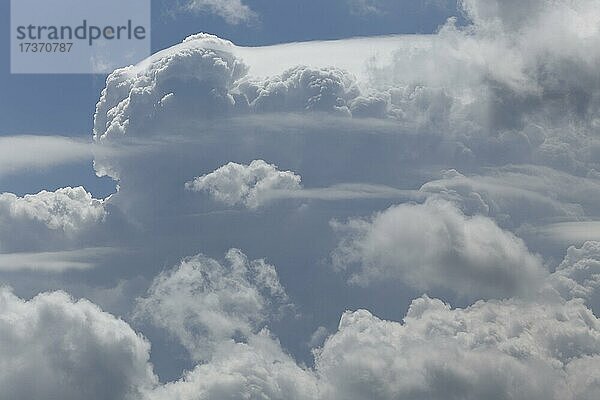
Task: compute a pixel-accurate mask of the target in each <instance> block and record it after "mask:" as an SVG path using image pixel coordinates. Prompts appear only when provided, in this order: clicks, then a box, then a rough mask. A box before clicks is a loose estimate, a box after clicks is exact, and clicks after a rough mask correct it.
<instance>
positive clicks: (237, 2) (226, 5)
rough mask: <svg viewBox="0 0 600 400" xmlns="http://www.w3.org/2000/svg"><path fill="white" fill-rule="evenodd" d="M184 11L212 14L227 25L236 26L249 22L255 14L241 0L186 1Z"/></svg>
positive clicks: (255, 16)
mask: <svg viewBox="0 0 600 400" xmlns="http://www.w3.org/2000/svg"><path fill="white" fill-rule="evenodd" d="M186 1H187V3H186V9H188V10H190V11H194V12H200V13H208V14H214V15H217V16H219V17H221V18H223V19H224V20H225V21H226V22H227V23H228V24H232V25H237V24H240V23H242V22H250V21H253V20H255V19H256V18H257V14H256V13H255V12H254V11H252V9H251V8H250V7H248V6H247V5H246V4H244V3H243V2H242V0H186Z"/></svg>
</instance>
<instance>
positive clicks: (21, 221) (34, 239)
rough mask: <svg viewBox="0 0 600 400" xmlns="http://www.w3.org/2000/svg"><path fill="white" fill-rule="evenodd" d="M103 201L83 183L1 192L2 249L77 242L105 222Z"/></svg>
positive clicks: (0, 227) (0, 226)
mask: <svg viewBox="0 0 600 400" xmlns="http://www.w3.org/2000/svg"><path fill="white" fill-rule="evenodd" d="M106 215H107V212H106V210H105V208H104V201H103V200H99V199H95V198H93V197H92V195H91V194H90V193H88V192H87V191H86V190H85V189H84V188H83V187H81V186H79V187H75V188H71V187H66V188H61V189H57V190H55V191H54V192H49V191H46V190H42V191H41V192H39V193H36V194H27V195H25V196H23V197H19V196H17V195H15V194H13V193H2V194H0V250H3V251H11V250H16V251H25V250H31V249H38V248H40V247H41V248H49V247H52V245H53V244H56V243H63V244H64V243H66V242H68V241H73V242H76V241H78V240H80V239H81V238H82V235H83V234H84V233H86V232H89V230H90V229H92V228H94V227H95V226H97V225H98V224H100V223H102V222H103V221H104V219H105V217H106Z"/></svg>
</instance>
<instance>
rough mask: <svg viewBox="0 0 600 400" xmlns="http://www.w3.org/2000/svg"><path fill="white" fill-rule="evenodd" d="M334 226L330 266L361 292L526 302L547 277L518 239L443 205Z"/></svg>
mask: <svg viewBox="0 0 600 400" xmlns="http://www.w3.org/2000/svg"><path fill="white" fill-rule="evenodd" d="M332 226H333V228H334V229H335V230H336V231H337V232H338V233H339V234H341V240H340V242H339V244H338V247H337V248H336V249H335V250H334V252H333V255H332V258H333V261H334V265H335V266H336V267H337V268H338V269H340V270H344V271H348V272H350V273H351V277H350V282H352V283H356V284H360V285H368V284H370V283H374V282H382V281H386V280H389V279H397V280H400V281H402V282H404V283H406V284H408V285H410V286H413V287H415V288H417V289H419V290H436V289H447V290H450V291H452V292H455V293H456V294H458V295H460V296H464V297H467V298H469V299H473V298H478V296H481V297H484V298H490V297H510V296H513V295H526V294H527V293H531V292H532V290H534V289H535V288H536V287H538V286H539V285H540V280H541V279H543V277H544V276H545V275H546V270H545V269H544V267H543V265H542V262H541V258H540V257H539V256H537V255H533V254H531V253H530V252H529V251H528V249H527V247H526V246H525V243H524V242H523V241H522V240H521V239H519V238H518V237H516V236H515V235H514V234H512V233H511V232H508V231H505V230H502V229H501V228H500V227H498V225H496V223H495V222H494V221H493V220H491V219H489V218H487V217H484V216H480V215H476V216H472V217H469V216H466V215H464V214H463V213H462V212H461V211H460V210H459V209H458V208H457V207H456V206H455V205H454V204H452V203H450V202H447V201H444V200H439V199H430V200H428V201H426V202H425V203H424V204H402V205H398V206H393V207H390V208H389V209H387V210H385V211H383V212H380V213H377V214H375V215H374V216H373V217H371V218H369V219H351V220H349V221H348V222H347V223H340V222H336V221H334V222H333V223H332ZM481 297H479V298H481Z"/></svg>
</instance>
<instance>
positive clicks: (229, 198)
mask: <svg viewBox="0 0 600 400" xmlns="http://www.w3.org/2000/svg"><path fill="white" fill-rule="evenodd" d="M300 180H301V178H300V176H299V175H296V174H294V173H293V172H292V171H280V170H278V168H277V166H276V165H273V164H267V163H266V162H265V161H263V160H254V161H252V162H251V163H250V164H249V165H244V164H237V163H234V162H230V163H228V164H226V165H224V166H222V167H219V168H217V169H216V170H215V171H213V172H211V173H209V174H206V175H202V176H199V177H197V178H194V179H193V180H192V181H190V182H187V183H186V184H185V187H186V189H188V190H192V191H195V192H200V191H206V192H208V193H209V194H210V195H211V197H213V198H214V199H215V200H218V201H221V202H223V203H225V204H228V205H230V206H234V205H244V206H246V207H248V208H257V207H259V206H261V205H263V204H265V203H266V202H268V200H270V198H269V197H270V196H271V195H272V193H273V192H274V191H276V190H283V191H294V190H299V189H300V188H301V185H300Z"/></svg>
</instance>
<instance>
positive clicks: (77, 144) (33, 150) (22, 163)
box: [0, 135, 93, 176]
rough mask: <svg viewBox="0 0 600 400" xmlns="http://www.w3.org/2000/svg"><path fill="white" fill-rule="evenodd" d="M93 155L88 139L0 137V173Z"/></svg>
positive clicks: (42, 166) (35, 167)
mask: <svg viewBox="0 0 600 400" xmlns="http://www.w3.org/2000/svg"><path fill="white" fill-rule="evenodd" d="M92 159H93V154H92V146H91V143H90V142H89V141H83V140H80V139H76V138H69V137H63V136H34V135H20V136H2V137H0V176H3V175H9V174H14V173H16V172H21V171H23V170H45V169H46V168H49V167H53V166H57V165H61V164H69V163H75V162H80V161H91V160H92Z"/></svg>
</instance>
